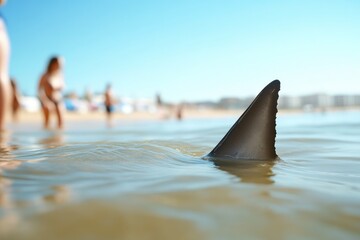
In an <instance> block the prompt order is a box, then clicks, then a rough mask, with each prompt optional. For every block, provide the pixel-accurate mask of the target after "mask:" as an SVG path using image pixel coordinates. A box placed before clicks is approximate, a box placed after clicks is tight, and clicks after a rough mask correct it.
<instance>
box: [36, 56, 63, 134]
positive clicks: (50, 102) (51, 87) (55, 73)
mask: <svg viewBox="0 0 360 240" xmlns="http://www.w3.org/2000/svg"><path fill="white" fill-rule="evenodd" d="M64 85H65V84H64V78H63V74H62V63H61V59H60V58H59V57H52V58H51V59H50V61H49V63H48V66H47V69H46V71H45V72H44V74H43V75H42V76H41V78H40V81H39V87H38V95H39V99H40V102H41V108H42V111H43V114H44V128H49V119H50V113H51V112H52V111H53V110H55V113H56V116H57V121H58V128H62V127H63V105H62V90H63V88H64Z"/></svg>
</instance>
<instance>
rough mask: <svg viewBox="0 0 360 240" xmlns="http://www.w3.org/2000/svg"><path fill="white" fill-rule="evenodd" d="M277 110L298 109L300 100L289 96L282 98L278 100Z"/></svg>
mask: <svg viewBox="0 0 360 240" xmlns="http://www.w3.org/2000/svg"><path fill="white" fill-rule="evenodd" d="M278 107H279V109H300V108H301V107H302V106H301V98H300V97H291V96H282V97H280V98H279V104H278Z"/></svg>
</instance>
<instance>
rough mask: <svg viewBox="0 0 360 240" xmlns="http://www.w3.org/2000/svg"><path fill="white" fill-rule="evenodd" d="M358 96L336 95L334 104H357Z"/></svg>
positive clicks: (339, 105)
mask: <svg viewBox="0 0 360 240" xmlns="http://www.w3.org/2000/svg"><path fill="white" fill-rule="evenodd" d="M355 102H356V98H355V96H350V95H335V96H334V106H335V107H349V106H355Z"/></svg>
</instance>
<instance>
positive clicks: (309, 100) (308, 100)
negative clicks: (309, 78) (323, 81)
mask: <svg viewBox="0 0 360 240" xmlns="http://www.w3.org/2000/svg"><path fill="white" fill-rule="evenodd" d="M333 104H334V100H333V98H332V97H331V96H329V95H327V94H312V95H306V96H303V97H301V106H302V107H311V108H329V107H331V106H333Z"/></svg>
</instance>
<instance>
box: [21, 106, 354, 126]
mask: <svg viewBox="0 0 360 240" xmlns="http://www.w3.org/2000/svg"><path fill="white" fill-rule="evenodd" d="M334 111H360V108H338V109H336V108H334V109H330V110H327V112H334ZM243 112H244V109H234V110H221V109H200V110H198V109H185V110H184V112H183V118H184V119H201V118H204V119H209V118H226V117H238V116H240V115H241V114H242V113H243ZM315 112H323V111H321V110H315ZM302 113H304V111H302V110H279V112H278V115H293V114H302ZM64 119H65V122H81V121H105V120H106V118H105V113H104V112H99V111H97V112H84V113H81V112H65V116H64ZM113 119H114V120H115V121H157V120H164V119H175V114H174V113H172V112H168V113H165V114H164V113H161V112H154V113H150V112H134V113H129V114H124V113H119V112H116V113H114V114H113ZM54 120H55V119H51V121H54ZM42 121H43V119H42V114H41V112H26V111H20V112H19V117H18V123H36V122H40V123H41V122H42Z"/></svg>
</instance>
